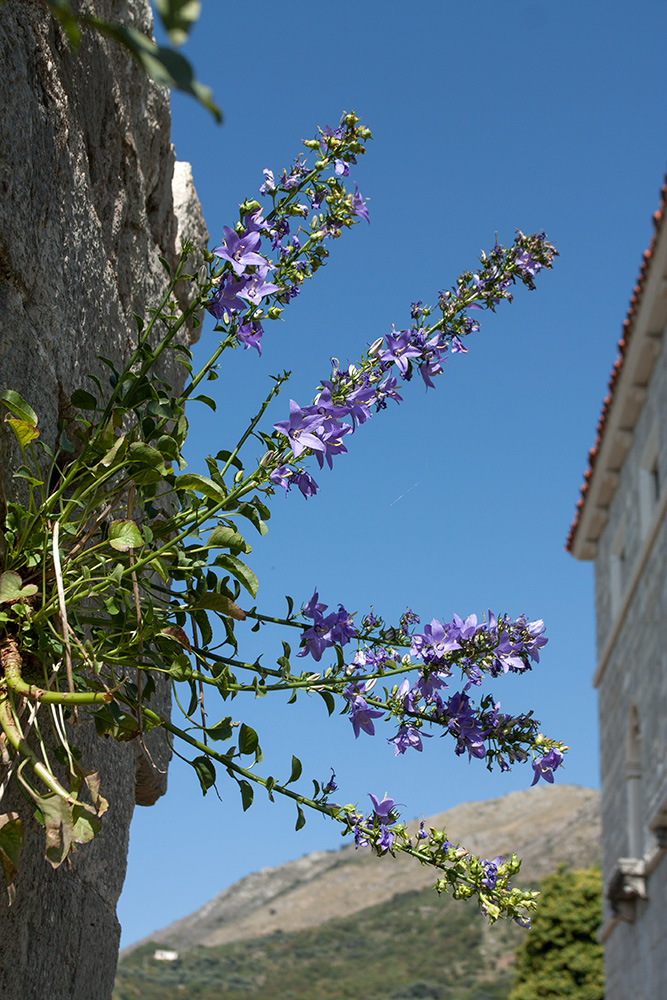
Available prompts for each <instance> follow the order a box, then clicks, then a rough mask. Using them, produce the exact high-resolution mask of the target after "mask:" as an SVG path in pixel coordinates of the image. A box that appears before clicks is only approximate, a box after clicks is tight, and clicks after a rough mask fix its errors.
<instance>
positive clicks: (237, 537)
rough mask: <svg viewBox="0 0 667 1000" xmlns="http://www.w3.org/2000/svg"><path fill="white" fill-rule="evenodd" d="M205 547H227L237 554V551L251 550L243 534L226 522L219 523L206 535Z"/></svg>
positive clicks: (246, 551) (233, 553)
mask: <svg viewBox="0 0 667 1000" xmlns="http://www.w3.org/2000/svg"><path fill="white" fill-rule="evenodd" d="M206 547H207V548H209V549H229V550H230V552H231V553H232V555H235V556H237V555H238V554H239V552H245V553H248V552H251V551H252V549H251V547H250V545H248V543H247V542H246V540H245V539H244V538H243V536H242V535H241V534H240V533H239V532H238V531H237V530H236V528H231V527H229V525H227V524H219V525H218V527H217V528H214V529H213V531H212V532H211V534H210V535H209V536H208V540H207V542H206Z"/></svg>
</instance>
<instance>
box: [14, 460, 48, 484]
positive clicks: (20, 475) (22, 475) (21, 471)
mask: <svg viewBox="0 0 667 1000" xmlns="http://www.w3.org/2000/svg"><path fill="white" fill-rule="evenodd" d="M13 478H14V479H25V480H27V482H29V483H30V485H31V486H43V485H44V480H43V479H35V473H34V472H33V471H32V470H31V469H29V468H28V466H27V465H21V466H19V468H18V469H17V470H16V472H15V473H14V475H13Z"/></svg>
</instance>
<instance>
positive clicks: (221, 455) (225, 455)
mask: <svg viewBox="0 0 667 1000" xmlns="http://www.w3.org/2000/svg"><path fill="white" fill-rule="evenodd" d="M215 460H216V462H221V463H222V464H223V465H225V464H226V463H227V461H229V464H230V465H233V466H234V468H235V469H238V470H239V472H241V471H242V470H243V465H242V463H241V459H240V458H238V456H236V455H235V456H234V458H232V452H231V451H226V450H225V449H224V448H223V449H222V451H219V452H218V454H217V455H216V456H215Z"/></svg>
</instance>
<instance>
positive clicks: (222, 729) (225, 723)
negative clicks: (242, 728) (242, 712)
mask: <svg viewBox="0 0 667 1000" xmlns="http://www.w3.org/2000/svg"><path fill="white" fill-rule="evenodd" d="M232 734H233V729H232V717H231V715H227V716H225V718H224V719H221V720H220V722H216V724H215V725H214V726H209V727H208V728H207V730H206V735H207V736H208V737H209V739H211V740H219V741H220V742H221V743H226V742H227V740H231V738H232Z"/></svg>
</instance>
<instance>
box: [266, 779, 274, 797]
mask: <svg viewBox="0 0 667 1000" xmlns="http://www.w3.org/2000/svg"><path fill="white" fill-rule="evenodd" d="M275 787H276V779H275V778H274V777H273V776H272V775H269V776H268V778H267V779H266V792H267V795H268V796H269V799H270V801H271V802H275V801H276V800H275V799H274V797H273V789H274V788H275Z"/></svg>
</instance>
